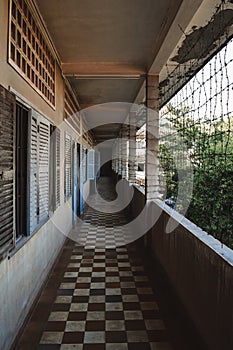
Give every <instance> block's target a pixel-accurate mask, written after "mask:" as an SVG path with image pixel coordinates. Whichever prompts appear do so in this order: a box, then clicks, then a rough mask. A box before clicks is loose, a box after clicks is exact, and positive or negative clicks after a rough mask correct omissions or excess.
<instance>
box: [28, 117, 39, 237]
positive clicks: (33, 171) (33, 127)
mask: <svg viewBox="0 0 233 350" xmlns="http://www.w3.org/2000/svg"><path fill="white" fill-rule="evenodd" d="M37 132H38V126H37V118H36V117H34V116H32V115H31V117H30V123H29V133H30V134H29V135H30V149H29V154H30V185H29V186H30V190H29V193H30V208H29V226H30V227H29V232H30V233H32V232H33V231H34V229H35V227H36V226H37V223H38V200H37V199H38V194H37V184H38V179H37V158H38V135H37Z"/></svg>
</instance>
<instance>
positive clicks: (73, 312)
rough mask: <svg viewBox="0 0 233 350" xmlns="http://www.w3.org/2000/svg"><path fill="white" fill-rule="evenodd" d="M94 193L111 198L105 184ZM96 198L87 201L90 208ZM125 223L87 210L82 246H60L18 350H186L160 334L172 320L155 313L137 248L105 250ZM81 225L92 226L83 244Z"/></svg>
mask: <svg viewBox="0 0 233 350" xmlns="http://www.w3.org/2000/svg"><path fill="white" fill-rule="evenodd" d="M98 192H99V194H100V195H101V196H102V198H105V200H108V201H109V200H113V199H114V198H115V196H116V194H115V192H114V188H113V184H112V182H111V181H110V180H109V179H108V178H104V179H100V180H99V184H98ZM96 197H97V195H93V196H92V202H94V201H95V198H96ZM109 206H111V201H110V202H109ZM127 220H128V219H127V216H126V215H125V213H124V212H119V213H118V214H107V215H106V214H104V213H98V212H96V211H95V210H93V209H92V208H90V207H89V208H88V209H87V211H86V214H85V217H84V223H83V228H84V229H83V230H82V229H81V240H83V239H84V240H85V241H86V245H84V246H82V245H80V244H79V243H77V242H74V241H72V240H70V239H69V240H67V242H66V244H65V246H64V247H63V250H62V253H61V255H60V257H59V258H58V260H57V262H56V265H55V268H54V269H53V272H52V273H51V275H50V278H49V280H48V283H47V285H46V287H45V288H44V290H43V292H42V294H41V296H40V299H39V302H38V304H37V305H36V307H35V308H34V311H33V313H32V315H31V318H30V320H29V321H28V323H27V326H26V327H25V329H24V332H23V335H22V337H21V339H20V341H19V344H18V346H17V347H16V348H17V349H18V350H34V349H38V350H56V349H61V350H71V349H77V350H104V349H106V350H127V349H128V350H171V349H176V348H177V349H178V348H179V349H191V348H192V345H191V344H189V346H188V347H187V345H185V342H184V339H180V338H179V337H180V335H179V333H176V334H175V337H174V331H175V329H173V332H172V331H170V330H169V329H168V328H167V327H166V326H165V323H167V324H168V325H171V322H169V320H170V319H171V314H170V315H169V314H167V313H165V312H164V311H162V310H161V309H160V296H159V295H160V293H157V287H156V283H154V281H153V280H152V279H151V276H150V273H149V270H148V266H147V265H148V264H147V259H146V258H145V255H144V251H143V250H142V249H141V246H140V241H139V242H135V243H133V244H129V245H121V246H119V245H118V244H116V246H115V247H112V248H110V247H108V242H110V232H111V229H112V228H113V227H115V226H118V227H119V231H116V232H120V234H119V237H112V242H111V244H112V245H113V242H116V243H117V242H119V241H118V239H120V240H121V239H122V238H123V235H122V234H121V233H123V232H121V230H120V227H121V226H120V225H121V224H124V223H126V222H127ZM86 223H91V224H92V231H91V232H90V237H89V235H86V236H85V232H86V231H85V224H86ZM105 232H106V233H107V234H108V238H107V241H105V240H104V237H105ZM95 233H97V237H98V242H97V243H98V244H96V246H94V245H93V244H94V242H96V241H97V240H95V241H94V234H95ZM101 239H103V241H102V242H104V243H103V245H102V247H101ZM108 240H109V241H108ZM105 244H106V248H105ZM170 321H171V320H170ZM176 322H178V317H177V316H176ZM172 333H173V334H172ZM184 337H185V335H183V338H184ZM171 341H173V345H172V344H171ZM194 343H195V342H194V341H193V344H194Z"/></svg>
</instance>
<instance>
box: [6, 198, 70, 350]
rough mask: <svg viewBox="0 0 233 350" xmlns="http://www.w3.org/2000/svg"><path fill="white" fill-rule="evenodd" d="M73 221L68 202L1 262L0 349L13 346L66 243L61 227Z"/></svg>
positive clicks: (68, 225) (65, 228)
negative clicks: (10, 255) (11, 254)
mask: <svg viewBox="0 0 233 350" xmlns="http://www.w3.org/2000/svg"><path fill="white" fill-rule="evenodd" d="M60 212H62V215H60V214H59V213H60ZM71 224H72V211H71V205H70V202H67V203H66V204H64V205H63V206H61V207H60V208H59V209H58V210H57V211H56V212H55V214H54V216H53V217H52V218H51V219H50V220H49V221H48V222H47V223H46V224H45V225H44V226H43V227H42V228H41V229H40V230H39V231H38V232H36V233H35V234H34V235H33V236H32V237H31V238H30V239H29V240H28V241H27V242H26V243H25V244H24V245H23V246H22V247H21V248H20V249H19V250H18V251H17V252H16V253H15V254H14V255H13V256H12V257H11V258H10V259H9V260H8V259H5V260H3V261H2V262H1V263H0V281H1V282H0V283H1V287H0V290H1V293H0V305H1V308H0V349H2V350H7V349H9V348H10V346H11V344H12V342H13V340H14V338H15V336H16V335H17V333H18V331H19V329H20V327H21V326H22V324H23V322H24V320H25V317H26V316H27V314H28V312H29V310H30V308H31V306H32V304H33V302H34V300H35V297H36V296H37V294H38V292H39V291H40V289H41V286H42V285H43V283H44V282H45V280H46V278H47V275H48V272H49V270H50V268H51V267H52V265H53V263H54V261H55V259H56V257H57V255H58V253H59V251H60V249H61V247H62V245H63V243H64V240H65V238H66V236H65V235H64V234H63V233H61V232H60V231H59V229H58V228H62V229H63V230H65V232H66V233H68V232H69V231H70V229H71Z"/></svg>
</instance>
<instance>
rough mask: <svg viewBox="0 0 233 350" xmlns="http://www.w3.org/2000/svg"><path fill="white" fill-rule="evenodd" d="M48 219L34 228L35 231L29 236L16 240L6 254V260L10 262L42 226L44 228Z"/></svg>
mask: <svg viewBox="0 0 233 350" xmlns="http://www.w3.org/2000/svg"><path fill="white" fill-rule="evenodd" d="M49 219H50V217H47V218H46V219H44V220H43V221H42V222H41V223H40V224H38V226H37V227H36V228H35V230H34V231H33V232H32V233H31V234H30V235H29V236H21V237H19V238H18V239H17V240H16V244H15V247H14V248H13V249H12V251H11V252H9V253H8V254H7V258H8V260H10V259H11V258H12V257H13V256H14V255H15V254H16V253H17V252H18V251H19V250H20V249H21V248H22V247H23V246H24V245H25V244H26V243H27V242H28V241H29V240H30V239H31V238H32V237H34V235H35V234H36V233H37V232H38V231H39V230H40V229H41V227H42V226H44V225H45V224H46V223H47V222H48V221H49Z"/></svg>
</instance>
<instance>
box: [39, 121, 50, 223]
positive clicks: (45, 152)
mask: <svg viewBox="0 0 233 350" xmlns="http://www.w3.org/2000/svg"><path fill="white" fill-rule="evenodd" d="M38 126H39V130H38V131H39V147H38V150H39V162H38V164H39V173H38V182H39V201H38V202H39V222H41V221H43V220H45V219H46V218H48V215H49V146H50V123H49V122H48V121H47V120H46V119H45V118H39V123H38Z"/></svg>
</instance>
